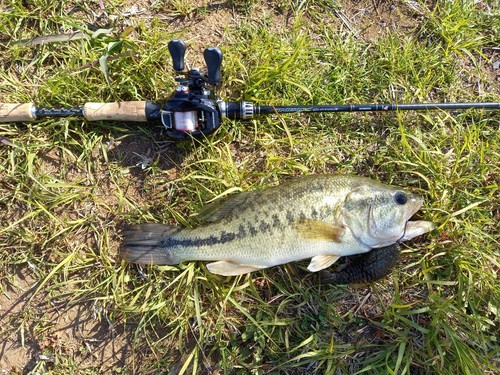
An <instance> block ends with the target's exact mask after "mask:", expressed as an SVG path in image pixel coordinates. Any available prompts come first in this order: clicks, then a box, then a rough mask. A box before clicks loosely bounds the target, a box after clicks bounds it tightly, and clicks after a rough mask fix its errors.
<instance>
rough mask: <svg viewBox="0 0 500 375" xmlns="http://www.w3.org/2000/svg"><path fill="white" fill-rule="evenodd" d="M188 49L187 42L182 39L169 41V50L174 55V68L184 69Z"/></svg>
mask: <svg viewBox="0 0 500 375" xmlns="http://www.w3.org/2000/svg"><path fill="white" fill-rule="evenodd" d="M186 49H187V47H186V44H185V43H184V42H183V41H182V40H180V39H176V40H171V41H170V42H168V50H169V52H170V55H171V56H172V62H173V65H174V69H175V70H176V71H178V72H182V71H183V70H184V55H185V54H186Z"/></svg>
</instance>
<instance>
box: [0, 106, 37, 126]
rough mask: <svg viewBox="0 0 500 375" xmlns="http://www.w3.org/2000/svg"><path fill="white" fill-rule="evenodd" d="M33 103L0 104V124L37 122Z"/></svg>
mask: <svg viewBox="0 0 500 375" xmlns="http://www.w3.org/2000/svg"><path fill="white" fill-rule="evenodd" d="M32 110H33V104H32V103H23V104H20V103H0V122H24V121H33V120H35V115H33V111H32Z"/></svg>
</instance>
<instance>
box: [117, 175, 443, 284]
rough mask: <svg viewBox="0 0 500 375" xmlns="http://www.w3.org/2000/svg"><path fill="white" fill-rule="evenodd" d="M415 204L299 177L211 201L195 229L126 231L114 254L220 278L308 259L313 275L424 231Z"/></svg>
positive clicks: (382, 192)
mask: <svg viewBox="0 0 500 375" xmlns="http://www.w3.org/2000/svg"><path fill="white" fill-rule="evenodd" d="M422 204H423V199H422V198H420V197H419V196H417V195H415V194H413V193H411V192H410V191H407V190H404V189H401V188H399V187H394V186H390V185H386V184H383V183H381V182H378V181H375V180H372V179H369V178H366V177H362V176H353V175H344V174H336V175H335V174H318V175H305V176H300V177H295V178H292V179H290V180H289V181H287V182H285V183H283V184H280V185H277V186H273V187H270V188H268V189H261V190H250V191H246V192H242V193H239V194H234V195H230V196H228V197H226V198H222V199H219V200H216V201H215V202H213V203H212V204H210V205H208V206H206V207H205V208H204V209H202V210H201V212H200V214H199V218H200V220H201V221H202V222H204V223H203V225H200V226H198V227H195V228H182V227H179V226H175V225H168V224H157V223H143V224H137V225H132V226H129V227H127V228H126V229H125V230H124V243H123V246H122V247H121V249H120V256H121V258H122V259H124V260H125V261H128V262H131V263H139V264H146V265H175V264H180V263H182V262H186V261H209V262H210V263H208V264H207V269H208V270H209V271H210V272H211V273H214V274H218V275H223V276H236V275H242V274H246V273H250V272H254V271H258V270H263V269H266V268H269V267H274V266H277V265H281V264H285V263H289V262H294V261H299V260H305V259H309V258H310V259H311V260H310V263H309V265H308V267H307V269H308V270H309V271H311V272H317V271H320V270H323V269H325V268H328V267H330V266H331V265H332V264H334V263H335V262H336V261H337V260H338V259H339V258H340V257H343V256H351V255H355V254H363V253H367V252H369V251H370V250H372V249H376V248H383V247H387V246H390V245H392V244H395V243H400V242H402V241H407V240H410V239H412V238H414V237H417V236H420V235H422V234H424V233H427V232H429V231H431V230H432V229H434V224H433V223H431V222H428V221H410V220H409V219H410V218H411V217H412V216H413V215H414V214H415V213H416V212H417V211H418V210H419V209H420V208H421V206H422Z"/></svg>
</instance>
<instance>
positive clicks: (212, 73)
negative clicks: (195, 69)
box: [203, 47, 222, 86]
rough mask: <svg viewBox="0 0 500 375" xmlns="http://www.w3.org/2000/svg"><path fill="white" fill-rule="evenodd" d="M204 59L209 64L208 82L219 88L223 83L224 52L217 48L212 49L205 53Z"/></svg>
mask: <svg viewBox="0 0 500 375" xmlns="http://www.w3.org/2000/svg"><path fill="white" fill-rule="evenodd" d="M203 57H204V58H205V62H206V64H207V69H208V72H207V73H208V82H209V83H210V84H211V85H213V86H217V85H218V84H219V83H220V81H221V73H220V68H221V66H222V51H221V50H220V49H218V48H217V47H210V48H207V49H206V50H205V51H204V52H203Z"/></svg>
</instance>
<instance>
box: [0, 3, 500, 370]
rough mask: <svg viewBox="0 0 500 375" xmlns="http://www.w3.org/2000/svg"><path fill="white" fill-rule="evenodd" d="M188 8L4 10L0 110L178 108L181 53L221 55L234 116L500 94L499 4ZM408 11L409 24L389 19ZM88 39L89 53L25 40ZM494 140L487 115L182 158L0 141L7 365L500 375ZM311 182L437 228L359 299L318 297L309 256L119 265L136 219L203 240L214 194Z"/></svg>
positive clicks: (213, 141)
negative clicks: (224, 267)
mask: <svg viewBox="0 0 500 375" xmlns="http://www.w3.org/2000/svg"><path fill="white" fill-rule="evenodd" d="M181 3H182V2H176V1H171V2H168V4H166V7H164V8H163V7H161V6H159V3H155V4H153V5H152V6H151V7H149V5H148V4H146V3H142V2H139V4H138V5H139V9H140V8H141V4H142V5H143V6H142V7H143V8H144V12H143V13H140V12H139V13H137V14H135V15H131V16H129V15H126V14H127V13H126V12H127V11H129V10H130V6H127V4H126V3H125V2H121V1H117V0H107V1H103V4H104V5H105V7H106V10H107V12H108V13H104V12H103V10H102V9H100V8H99V5H98V4H97V2H96V4H94V3H88V2H84V3H82V2H76V1H55V2H54V1H52V2H47V1H42V0H39V1H32V2H29V4H28V3H25V4H24V3H23V4H22V5H21V4H19V3H18V2H9V1H7V2H2V3H0V44H1V46H2V51H3V52H2V55H1V56H0V62H1V64H2V69H1V70H0V81H1V82H2V84H1V85H0V97H1V98H2V99H1V101H4V102H29V101H33V102H35V103H37V104H40V105H54V106H63V105H64V106H71V105H80V104H82V103H84V102H87V101H111V100H142V99H148V100H162V99H165V98H168V96H169V95H170V94H171V91H172V89H173V87H174V84H175V83H174V75H173V73H172V69H171V63H170V60H169V56H168V49H167V43H168V41H169V40H170V39H172V38H179V37H181V38H183V39H185V40H186V41H188V43H189V45H190V46H191V47H192V48H191V50H190V51H189V52H188V56H187V58H188V61H189V63H190V64H199V63H200V62H201V61H202V59H201V57H200V56H201V55H200V56H198V55H197V53H198V52H199V51H201V50H202V49H203V48H205V47H207V46H209V45H219V46H220V48H221V49H222V50H223V51H224V65H223V80H224V84H223V86H222V88H221V89H220V93H219V94H220V95H221V96H222V97H223V98H226V99H232V100H240V99H243V98H245V99H246V100H252V101H254V102H257V103H261V104H276V105H283V104H327V103H362V102H424V101H499V98H500V92H499V89H498V82H497V81H498V71H494V70H493V69H492V64H493V62H494V61H495V60H498V51H497V49H498V45H499V43H500V39H499V35H500V17H499V15H498V7H495V6H494V4H493V3H494V2H472V1H446V2H444V1H443V2H435V4H434V3H431V2H418V4H419V7H418V8H415V6H416V5H415V4H413V2H408V3H406V2H400V3H397V4H396V9H395V10H393V11H391V12H389V8H388V5H386V4H378V6H379V7H378V9H377V11H375V9H373V4H374V3H373V2H369V1H367V2H362V4H361V5H359V4H358V2H352V3H349V2H343V3H341V4H338V3H334V2H327V1H310V2H292V1H283V0H281V1H278V2H267V3H265V2H257V1H233V2H229V3H226V4H225V5H224V4H222V5H221V6H220V7H210V6H208V4H206V2H199V3H196V4H194V3H193V4H194V5H190V6H185V5H183V4H181ZM356 4H358V5H356ZM433 4H434V5H433ZM195 5H196V6H195ZM366 9H369V10H370V11H371V12H372V13H370V15H368V16H364V17H363V13H362V12H363V10H366ZM415 9H416V10H415ZM339 12H341V13H339ZM394 12H396V13H394ZM341 15H344V17H341ZM375 15H377V16H375ZM396 16H397V17H399V18H398V22H400V23H401V25H403V24H404V25H406V26H405V27H400V26H399V25H398V24H391V23H389V26H387V27H385V28H384V27H381V26H380V25H379V23H378V18H377V17H379V18H380V19H382V18H383V19H384V20H391V19H392V18H391V17H396ZM232 17H234V19H233V20H232ZM374 20H375V21H374ZM408 25H409V26H408ZM99 29H101V31H98V32H96V30H99ZM77 30H81V31H83V32H84V33H85V34H86V35H87V36H88V37H85V38H82V39H79V40H73V41H66V42H56V43H42V44H35V45H30V44H29V43H26V42H23V41H26V40H29V39H30V38H33V37H37V36H44V35H52V34H61V33H68V32H73V31H77ZM499 127H500V116H499V114H498V112H493V111H491V112H485V111H478V110H471V111H466V112H454V113H445V112H439V111H435V112H422V113H411V112H407V113H390V114H367V113H351V114H322V115H300V114H295V115H283V116H277V117H273V116H271V117H262V118H259V119H256V120H252V121H251V122H247V123H244V122H239V121H234V122H232V121H226V122H225V123H224V126H223V127H221V128H220V129H219V130H218V131H217V132H216V133H215V134H214V135H213V136H210V137H208V138H207V139H205V140H203V141H201V142H195V141H193V142H185V143H179V144H174V143H173V142H172V141H170V140H168V139H166V138H165V136H164V134H163V132H162V130H161V128H158V127H148V126H147V125H137V124H123V123H104V122H103V123H86V122H84V121H82V120H81V119H59V120H58V119H44V120H41V121H39V122H36V123H31V124H10V123H9V124H5V123H4V124H0V136H2V137H5V139H7V140H8V142H6V143H5V144H4V143H0V178H1V180H0V222H1V226H0V280H1V281H0V291H1V292H2V297H0V301H1V304H0V305H1V306H0V309H1V315H0V316H1V320H2V325H1V328H0V337H1V338H2V340H3V341H4V342H5V344H4V346H3V347H2V349H0V357H2V358H3V360H0V363H1V366H4V367H3V368H2V370H5V371H10V372H11V373H22V372H30V371H31V372H39V373H44V372H50V373H54V374H66V373H82V374H98V373H182V374H185V373H228V374H229V373H257V374H260V373H292V374H294V373H297V374H298V373H305V372H307V373H325V374H329V373H358V374H361V373H381V374H386V373H394V374H408V373H411V374H430V373H433V374H434V373H442V374H453V373H455V374H457V373H459V374H462V373H463V374H485V373H490V374H493V373H498V372H499V371H500V351H499V348H500V346H499V343H498V332H499V319H500V318H499V313H498V306H500V297H499V296H500V290H499V285H500V284H499V283H498V270H499V260H498V259H499V258H498V249H499V245H500V240H499V230H498V221H499V219H500V206H499V202H500V191H499V182H500V180H499V176H500V163H499V160H500V136H499V132H498V129H499ZM311 173H351V174H358V175H364V176H368V177H372V178H375V179H378V180H381V181H384V182H387V183H392V184H395V185H400V186H405V187H408V188H410V189H412V190H413V191H415V192H417V193H419V194H420V195H422V196H423V197H424V198H425V205H424V208H423V209H422V211H421V212H420V213H419V216H420V217H421V218H424V219H426V220H432V221H434V222H436V223H437V224H438V225H439V228H438V230H436V231H434V232H433V233H431V234H430V235H429V236H428V237H427V238H422V239H419V240H416V241H413V242H412V243H410V244H408V245H406V246H405V247H404V252H403V256H402V258H401V260H400V262H399V263H398V265H397V266H396V267H395V269H394V270H393V271H392V273H391V274H390V275H389V276H388V277H386V278H385V279H383V280H381V281H379V282H376V283H373V284H371V285H367V286H362V287H348V286H335V287H332V286H329V285H322V284H321V283H320V281H319V278H318V277H317V276H316V275H312V274H309V273H308V272H307V271H306V270H305V267H304V266H305V263H300V262H299V263H294V264H288V265H285V266H281V267H275V268H272V269H268V270H265V271H262V272H257V273H253V274H250V275H247V276H243V277H235V278H230V277H228V278H225V277H220V276H216V275H212V274H210V273H209V272H208V271H207V269H206V267H205V266H204V264H203V263H186V264H182V265H180V266H175V267H172V266H164V267H150V268H149V267H148V268H139V267H136V266H133V265H128V264H125V263H123V262H121V261H120V259H119V258H118V257H117V250H118V248H119V246H120V243H121V240H122V238H121V231H122V228H123V226H124V225H125V224H130V223H139V222H165V223H167V222H168V223H176V224H179V225H184V226H196V225H197V224H198V221H197V219H196V213H197V212H199V210H200V209H201V207H202V206H203V205H204V204H205V203H206V202H208V201H210V200H212V199H214V198H215V197H217V196H219V195H221V194H225V193H228V192H233V191H239V190H242V191H245V190H250V189H256V188H264V187H267V186H271V185H274V184H276V183H278V182H281V181H285V180H286V179H287V178H289V177H290V176H293V175H300V174H311ZM64 317H65V318H64ZM63 318H64V319H63ZM16 355H17V356H18V357H19V360H18V361H17V362H15V363H14V364H12V360H10V362H6V361H7V359H8V358H13V357H15V356H16ZM9 364H10V365H9ZM8 365H9V366H10V367H8V368H7V367H6V366H8Z"/></svg>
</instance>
